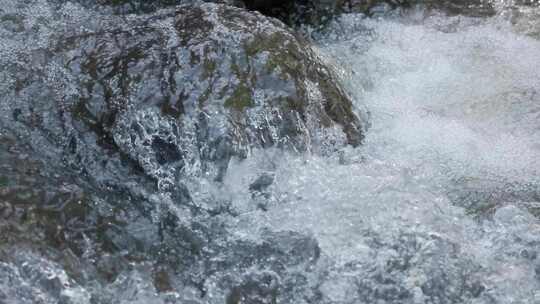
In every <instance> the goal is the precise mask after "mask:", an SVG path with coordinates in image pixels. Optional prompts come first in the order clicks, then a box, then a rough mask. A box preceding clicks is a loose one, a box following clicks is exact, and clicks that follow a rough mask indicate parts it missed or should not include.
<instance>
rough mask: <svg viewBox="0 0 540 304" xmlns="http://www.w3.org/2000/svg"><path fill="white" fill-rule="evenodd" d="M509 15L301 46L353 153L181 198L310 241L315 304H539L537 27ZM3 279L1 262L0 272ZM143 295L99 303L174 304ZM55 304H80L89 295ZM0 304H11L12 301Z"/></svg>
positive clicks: (327, 151)
mask: <svg viewBox="0 0 540 304" xmlns="http://www.w3.org/2000/svg"><path fill="white" fill-rule="evenodd" d="M0 2H2V1H0ZM505 5H506V3H501V4H500V7H498V8H497V9H498V14H497V15H495V16H492V17H481V18H473V17H464V16H459V15H458V16H447V15H445V14H443V13H439V12H434V11H424V10H422V9H421V8H417V9H416V8H415V9H409V10H406V11H399V12H390V13H382V14H381V15H380V16H378V15H376V16H373V17H370V18H366V17H364V16H362V15H360V14H346V15H343V16H341V17H339V18H337V19H336V20H334V21H332V23H331V24H329V25H328V27H327V28H325V29H324V30H323V31H319V32H313V33H310V34H311V35H312V36H313V37H315V38H314V39H315V44H316V45H317V48H316V49H317V51H318V52H319V55H320V56H321V57H323V58H324V60H325V61H326V62H327V63H328V64H329V65H330V66H331V67H332V68H333V69H334V70H335V72H336V73H337V74H338V75H339V77H340V81H342V83H343V84H344V86H345V88H346V90H347V91H348V93H349V94H350V95H351V97H352V99H353V101H354V105H355V107H356V108H357V110H358V112H359V113H369V121H370V127H369V129H368V131H367V133H366V138H365V141H364V143H363V144H362V145H361V146H360V147H358V148H352V147H347V148H343V149H338V150H336V149H335V148H334V147H320V150H322V151H323V153H309V152H306V153H302V154H300V155H299V154H296V153H288V152H283V151H281V150H278V149H273V148H272V149H264V150H263V149H258V150H255V151H253V152H252V153H250V154H249V155H248V157H247V158H246V159H238V158H233V159H232V160H231V162H230V163H229V168H228V170H227V173H226V174H225V176H224V177H223V181H222V183H220V184H219V185H216V184H212V183H206V182H205V181H204V180H198V181H194V182H190V183H188V185H187V186H188V187H189V188H190V190H191V192H192V193H191V196H192V198H193V201H194V203H195V204H198V205H204V204H205V202H207V201H208V200H209V198H212V197H220V198H222V199H223V200H227V201H230V202H231V208H233V209H234V210H235V211H236V212H237V214H236V215H235V216H234V217H227V218H226V220H225V221H224V223H225V226H226V229H227V231H228V232H229V233H230V234H231V239H235V240H241V241H244V240H245V241H252V242H258V241H259V240H261V239H262V238H264V237H266V235H267V234H269V233H270V231H271V232H272V233H276V232H279V231H295V232H299V233H302V234H304V235H310V236H313V237H314V239H315V240H316V241H317V242H318V244H319V246H320V259H319V261H318V263H317V264H316V265H313V266H312V267H313V269H311V272H310V275H307V276H306V277H305V278H303V280H307V281H309V282H310V283H309V284H310V286H315V287H314V289H315V288H316V290H317V291H316V292H317V293H319V297H318V299H320V301H321V303H343V304H345V303H350V304H353V303H366V304H371V303H373V304H375V303H377V304H379V303H380V304H382V303H418V304H420V303H474V304H480V303H482V304H489V303H501V304H509V303H528V304H535V303H540V256H539V255H540V219H539V217H540V23H539V22H540V19H538V16H537V14H540V13H538V12H537V11H535V9H534V8H528V7H525V8H522V9H520V10H516V9H507V8H506V6H505ZM0 9H1V8H0ZM72 9H73V11H72V13H73V15H74V16H76V9H80V8H78V7H77V6H75V5H74V6H73V8H72ZM36 11H37V12H38V13H36V19H39V18H41V17H39V7H37V8H36ZM41 13H43V12H41ZM45 18H47V16H45ZM72 19H74V20H75V19H77V18H75V17H72ZM80 19H81V21H80V22H88V23H90V22H95V21H90V20H88V19H85V17H83V16H81V17H80ZM74 20H71V21H70V22H75V21H74ZM83 20H86V21H83ZM41 38H43V36H40V38H39V39H36V38H32V39H34V40H33V41H34V43H38V42H39V40H40V39H41ZM11 47H13V46H9V45H5V44H4V45H2V48H3V49H0V52H4V53H5V54H9V51H8V49H9V48H11ZM1 60H6V59H5V58H4V59H1ZM362 115H365V114H362ZM253 180H257V181H258V184H255V185H254V184H253ZM256 183H257V182H256ZM254 187H258V188H260V189H259V190H260V191H257V192H256V194H254V192H253V191H251V190H253V188H254ZM254 202H255V203H254ZM224 229H225V228H224ZM26 263H27V264H26V265H27V266H25V267H26V268H24V267H23V268H24V269H27V271H32V270H28V268H31V267H37V268H39V267H42V268H46V269H47V270H46V273H49V274H50V275H51V276H54V273H56V276H59V277H62V276H65V273H64V272H63V271H62V270H60V269H55V267H56V266H54V265H53V264H43V263H45V262H43V261H41V262H39V261H34V262H32V261H30V262H26ZM40 263H42V264H43V265H42V264H40ZM10 267H12V266H10V265H9V264H6V263H2V262H1V261H0V272H4V273H7V272H9V271H14V272H15V270H13V269H15V268H10ZM10 269H11V270H10ZM17 271H22V270H17ZM20 276H21V277H23V274H20ZM130 276H131V278H130ZM15 277H17V276H16V275H15ZM2 278H3V279H2ZM217 278H218V277H216V279H215V281H212V280H214V279H212V278H210V279H209V280H208V281H206V282H205V286H206V287H207V289H208V290H212V286H217V285H218V284H219V282H218V280H219V279H217ZM2 280H4V281H2ZM66 280H67V279H66ZM149 280H150V279H149V278H148V276H146V275H145V272H144V267H143V268H136V270H133V271H131V272H126V273H124V274H122V275H121V276H120V277H119V278H118V279H117V282H115V283H114V284H113V285H111V286H112V287H108V288H110V290H113V291H112V293H114V294H115V295H116V296H117V299H118V302H117V303H165V302H167V301H168V303H174V301H175V300H174V299H175V297H172V296H171V297H168V298H164V297H161V296H154V293H153V291H152V287H151V283H149ZM29 282H32V280H29V279H26V281H25V279H24V278H22V279H21V283H20V284H21V286H23V285H24V286H23V287H24V288H30V289H31V288H33V287H32V286H31V285H32V283H29ZM126 282H129V283H126ZM3 284H4V285H6V286H8V285H9V283H8V281H7V279H5V276H4V277H2V276H1V275H0V289H2V286H3ZM25 284H26V285H25ZM293 285H294V283H293ZM23 287H21V288H23ZM36 288H37V287H36ZM39 288H42V289H43V288H45V289H46V287H43V286H41V287H39ZM110 290H109V291H108V292H111V291H110ZM216 290H217V289H216ZM62 292H63V293H65V294H69V298H70V299H78V300H73V303H86V302H85V301H88V296H87V292H86V291H85V289H84V287H77V288H71V289H67V290H64V291H62ZM299 292H300V291H299ZM1 295H2V293H1V292H0V303H6V304H7V303H19V302H18V300H17V297H18V296H17V293H16V292H15V291H13V290H12V292H11V293H7V294H6V295H5V297H6V298H2V297H1ZM19 296H20V294H19ZM177 296H178V297H181V298H182V297H183V298H182V299H186V298H189V297H187V296H185V295H177ZM216 297H217V296H216ZM45 298H46V297H45V296H44V297H43V299H45ZM217 298H218V297H217ZM299 298H302V297H299ZM305 298H307V297H305ZM208 299H212V297H211V295H210V296H208ZM78 301H80V302H78ZM208 301H211V300H208ZM307 302H308V301H307V300H306V303H307ZM21 303H29V302H24V301H22V300H21ZM44 303H49V302H46V301H45V300H44ZM50 303H53V302H50ZM178 303H184V302H182V301H181V302H178ZM185 303H199V302H189V301H188V300H185ZM212 303H214V302H212ZM215 303H222V302H218V300H216V302H215ZM227 303H229V302H227ZM230 303H237V302H230ZM238 303H240V302H238ZM242 303H243V302H242ZM257 303H259V302H257ZM260 303H263V302H260ZM264 303H266V302H264ZM268 303H270V302H268ZM299 303H300V302H299ZM302 303H303V302H302Z"/></svg>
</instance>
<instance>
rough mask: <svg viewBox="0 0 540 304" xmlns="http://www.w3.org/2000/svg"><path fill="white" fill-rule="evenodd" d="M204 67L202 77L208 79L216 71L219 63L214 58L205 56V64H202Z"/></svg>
mask: <svg viewBox="0 0 540 304" xmlns="http://www.w3.org/2000/svg"><path fill="white" fill-rule="evenodd" d="M202 68H203V72H202V75H201V77H202V79H208V78H210V77H211V76H212V75H213V74H214V72H215V71H216V68H217V63H216V61H215V60H213V59H209V58H205V59H204V62H203V65H202Z"/></svg>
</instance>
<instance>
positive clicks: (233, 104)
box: [225, 84, 254, 110]
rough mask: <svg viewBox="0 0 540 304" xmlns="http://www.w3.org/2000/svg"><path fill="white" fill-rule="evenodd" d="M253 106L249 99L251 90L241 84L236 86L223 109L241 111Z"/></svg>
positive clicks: (251, 100)
mask: <svg viewBox="0 0 540 304" xmlns="http://www.w3.org/2000/svg"><path fill="white" fill-rule="evenodd" d="M253 105H254V102H253V99H252V98H251V90H250V89H249V88H248V87H246V86H245V85H242V84H241V85H239V86H237V87H236V89H235V90H234V92H233V94H232V95H231V97H229V98H228V99H227V100H226V101H225V107H227V108H233V109H236V110H243V109H244V108H246V107H252V106H253Z"/></svg>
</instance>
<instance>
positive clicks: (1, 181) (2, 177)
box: [0, 176, 9, 187]
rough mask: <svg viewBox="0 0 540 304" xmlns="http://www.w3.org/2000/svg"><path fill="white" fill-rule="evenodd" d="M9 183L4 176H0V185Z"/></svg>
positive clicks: (4, 185)
mask: <svg viewBox="0 0 540 304" xmlns="http://www.w3.org/2000/svg"><path fill="white" fill-rule="evenodd" d="M8 184H9V180H8V178H7V177H5V176H0V187H7V186H8Z"/></svg>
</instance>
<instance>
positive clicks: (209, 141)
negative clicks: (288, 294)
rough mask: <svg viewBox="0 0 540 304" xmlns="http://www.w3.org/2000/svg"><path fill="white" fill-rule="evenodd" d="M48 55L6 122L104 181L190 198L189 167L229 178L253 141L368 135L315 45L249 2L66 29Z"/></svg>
mask: <svg viewBox="0 0 540 304" xmlns="http://www.w3.org/2000/svg"><path fill="white" fill-rule="evenodd" d="M43 55H44V56H46V57H47V60H45V61H44V62H43V63H44V66H41V67H40V68H41V69H42V70H41V71H40V72H39V73H33V74H31V73H30V71H27V72H24V70H22V71H19V75H18V76H17V77H18V78H19V80H18V83H21V86H20V87H18V88H12V90H11V91H10V92H9V95H10V97H11V98H6V101H5V102H3V103H5V104H6V106H7V111H8V112H10V113H17V115H13V116H12V117H10V119H9V121H3V124H4V125H8V126H9V128H11V129H22V130H24V131H26V130H28V131H30V130H31V131H32V132H33V133H34V134H35V135H38V134H40V133H41V134H42V135H41V136H43V137H42V139H43V142H39V144H43V145H54V146H55V147H56V149H58V148H61V149H63V152H62V157H63V158H64V159H65V160H66V161H67V162H68V163H69V164H70V165H71V166H72V167H76V168H83V169H82V170H84V171H85V173H86V174H88V175H89V176H92V177H93V178H94V179H95V180H97V181H99V182H100V183H101V184H110V183H113V184H114V183H115V180H116V179H117V177H116V176H137V180H138V181H137V183H138V184H149V185H151V184H153V183H155V186H156V187H157V188H158V189H160V190H167V191H168V192H170V193H171V195H176V196H177V197H185V195H183V194H181V192H182V191H180V192H178V189H172V188H174V187H173V186H172V185H175V184H178V181H179V179H180V178H181V177H182V176H184V175H185V173H186V172H190V173H194V174H203V173H204V174H209V175H210V176H213V177H214V178H215V179H216V180H220V179H221V178H222V176H223V174H224V172H225V170H226V168H227V164H228V160H229V159H230V158H231V157H234V156H236V157H240V158H242V157H244V156H245V155H246V154H247V153H249V150H250V149H252V148H256V147H270V146H279V147H283V148H287V149H293V150H297V151H306V150H310V149H312V145H313V143H316V142H317V141H320V140H321V138H323V139H322V140H325V139H324V138H325V137H326V138H341V140H339V141H338V142H342V143H349V144H352V145H358V144H360V142H361V140H362V138H363V125H362V122H360V120H359V119H358V118H357V116H356V115H355V114H354V112H353V109H352V106H351V102H350V100H349V98H348V97H347V95H346V93H345V92H344V91H343V89H342V88H341V87H340V86H339V84H337V83H336V80H335V78H334V76H333V75H332V72H331V71H330V70H329V69H328V68H326V67H325V66H324V64H322V63H321V60H320V59H319V58H317V55H316V53H315V52H314V51H313V50H312V49H311V48H310V46H309V45H308V44H307V43H306V42H305V41H303V40H302V39H301V38H298V37H296V36H295V35H294V34H292V33H290V32H289V31H288V30H287V29H286V28H285V27H284V26H283V25H281V24H280V23H279V22H275V21H273V20H271V19H267V18H265V17H263V16H261V15H258V14H253V13H249V12H246V11H243V10H241V9H236V8H232V7H228V6H221V5H214V4H202V5H201V6H183V7H179V8H177V9H175V10H170V11H166V12H160V13H158V14H156V15H154V16H149V17H143V18H135V19H134V21H133V22H132V23H130V24H126V25H125V26H123V25H119V26H118V27H117V28H114V29H106V30H103V31H98V32H95V33H89V34H84V35H75V36H70V37H62V38H61V39H60V40H59V41H57V42H53V47H51V49H50V50H48V52H47V54H43ZM52 67H55V70H50V69H51V68H52ZM58 67H62V68H60V70H58ZM14 68H15V67H14ZM38 68H39V67H34V69H38ZM58 73H60V75H58ZM52 75H56V76H52ZM44 77H45V78H47V77H48V78H51V77H53V78H54V77H58V78H59V79H55V80H54V82H51V80H47V79H43V78H44ZM62 77H63V78H62ZM58 85H61V86H62V87H69V88H71V90H57V89H56V88H55V87H56V86H58ZM68 92H69V94H68ZM21 95H22V96H23V97H19V96H21ZM14 99H16V100H17V107H14V104H13V103H9V102H8V101H9V100H14ZM30 100H31V102H30ZM52 109H55V110H52ZM15 117H16V118H17V119H15ZM33 117H35V118H33ZM45 117H46V119H45ZM23 118H24V119H23ZM15 132H17V133H19V134H21V133H22V132H20V131H17V130H15ZM45 134H46V135H47V136H44V135H45ZM45 138H47V139H45ZM53 142H54V144H53ZM35 144H38V142H35ZM120 167H121V168H120ZM120 172H123V173H122V174H119V173H120ZM124 173H125V174H124ZM140 173H143V174H142V175H141V174H140ZM128 191H130V190H128ZM185 198H186V200H189V198H187V197H185ZM181 203H182V202H181ZM183 203H186V202H183Z"/></svg>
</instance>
